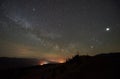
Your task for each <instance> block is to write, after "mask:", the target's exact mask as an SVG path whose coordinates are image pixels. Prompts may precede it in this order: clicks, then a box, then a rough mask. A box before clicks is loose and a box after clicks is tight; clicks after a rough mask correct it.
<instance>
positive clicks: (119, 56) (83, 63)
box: [0, 53, 120, 79]
mask: <svg viewBox="0 0 120 79" xmlns="http://www.w3.org/2000/svg"><path fill="white" fill-rule="evenodd" d="M0 79H120V53H114V54H113V53H111V54H101V55H96V56H93V57H91V56H78V55H76V56H75V57H73V58H72V59H69V60H68V61H67V62H66V63H63V64H48V65H44V66H33V67H24V68H19V69H12V70H1V71H0Z"/></svg>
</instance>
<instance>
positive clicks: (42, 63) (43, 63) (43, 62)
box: [40, 61, 49, 65]
mask: <svg viewBox="0 0 120 79" xmlns="http://www.w3.org/2000/svg"><path fill="white" fill-rule="evenodd" d="M48 63H49V62H47V61H42V62H40V65H45V64H48Z"/></svg>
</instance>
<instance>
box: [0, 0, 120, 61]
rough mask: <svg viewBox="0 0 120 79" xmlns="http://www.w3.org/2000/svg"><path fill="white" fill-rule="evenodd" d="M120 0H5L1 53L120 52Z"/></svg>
mask: <svg viewBox="0 0 120 79" xmlns="http://www.w3.org/2000/svg"><path fill="white" fill-rule="evenodd" d="M119 5H120V1H119V0H3V1H1V2H0V56H1V57H2V56H7V57H33V58H45V59H60V58H63V59H64V58H67V57H70V56H72V55H75V54H76V52H78V51H79V54H81V55H86V54H89V55H95V54H99V53H107V52H120V37H119V35H120V6H119Z"/></svg>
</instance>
